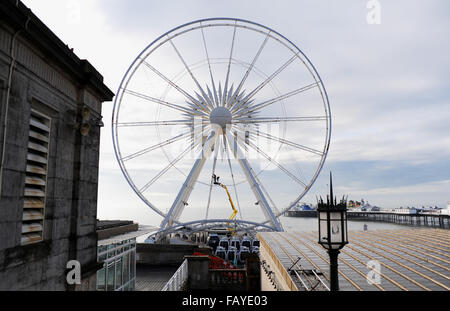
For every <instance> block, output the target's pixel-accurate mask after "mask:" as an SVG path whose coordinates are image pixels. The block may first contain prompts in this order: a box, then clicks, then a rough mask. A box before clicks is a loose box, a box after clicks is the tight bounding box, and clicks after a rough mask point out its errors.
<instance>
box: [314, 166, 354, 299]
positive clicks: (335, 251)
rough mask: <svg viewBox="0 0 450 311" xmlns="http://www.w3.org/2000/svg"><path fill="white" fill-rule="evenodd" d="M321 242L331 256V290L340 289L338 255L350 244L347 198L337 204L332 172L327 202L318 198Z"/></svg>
mask: <svg viewBox="0 0 450 311" xmlns="http://www.w3.org/2000/svg"><path fill="white" fill-rule="evenodd" d="M317 203H318V207H317V216H318V220H319V244H320V245H322V246H323V247H324V248H325V249H326V250H327V251H328V254H329V256H330V290H332V291H337V290H339V276H338V255H339V253H340V252H339V250H340V249H341V248H343V247H344V246H345V244H348V239H347V200H346V199H345V197H343V198H342V200H341V202H340V203H339V204H337V201H336V199H335V198H333V182H332V176H331V172H330V195H329V196H327V202H326V203H324V202H323V200H322V198H320V200H318V202H317Z"/></svg>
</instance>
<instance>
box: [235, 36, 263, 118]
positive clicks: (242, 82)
mask: <svg viewBox="0 0 450 311" xmlns="http://www.w3.org/2000/svg"><path fill="white" fill-rule="evenodd" d="M270 33H271V31H269V32H268V33H267V36H266V37H265V39H264V42H263V43H262V44H261V46H260V48H259V50H258V52H257V53H256V55H255V57H254V58H253V61H252V63H251V65H250V67H249V68H248V69H247V72H246V73H245V75H244V77H243V78H242V81H241V83H239V86H238V88H237V89H236V93H235V95H234V98H233V101H232V102H231V103H228V105H227V107H228V108H231V111H234V110H235V109H238V108H239V107H240V105H237V104H236V105H237V106H236V107H234V105H235V103H236V99H237V97H238V96H239V95H240V92H241V90H242V88H243V86H244V84H245V81H247V78H248V76H249V75H250V72H251V71H252V70H253V67H255V64H256V62H257V60H258V58H259V56H260V55H261V52H262V51H263V49H264V47H265V46H266V43H267V41H268V40H269V37H270ZM238 102H239V101H238ZM241 104H242V102H241Z"/></svg>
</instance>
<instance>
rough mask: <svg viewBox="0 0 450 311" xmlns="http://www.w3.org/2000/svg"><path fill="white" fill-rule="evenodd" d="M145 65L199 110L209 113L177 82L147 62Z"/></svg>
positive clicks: (144, 62)
mask: <svg viewBox="0 0 450 311" xmlns="http://www.w3.org/2000/svg"><path fill="white" fill-rule="evenodd" d="M142 62H143V64H144V65H145V66H146V67H147V68H149V69H150V70H151V71H153V72H154V73H156V74H157V75H158V76H159V77H160V78H161V79H163V80H164V81H166V82H167V83H168V84H170V85H171V86H172V87H173V88H174V89H176V90H177V91H178V92H180V93H181V94H183V95H184V96H185V97H186V98H187V99H189V100H190V101H191V102H192V103H194V104H195V105H196V106H197V107H198V108H200V109H201V110H203V111H204V112H208V109H207V108H206V107H205V106H204V105H202V104H201V103H198V102H197V100H195V99H194V97H192V96H191V95H190V94H189V93H188V92H186V91H185V90H183V89H182V88H181V87H180V86H178V85H177V84H176V83H175V82H173V81H172V80H170V79H169V78H167V77H166V76H165V75H163V74H162V73H161V72H160V71H158V70H157V69H156V68H155V67H153V66H152V65H150V64H149V63H148V62H146V61H145V60H143V61H142Z"/></svg>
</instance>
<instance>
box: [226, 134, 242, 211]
mask: <svg viewBox="0 0 450 311" xmlns="http://www.w3.org/2000/svg"><path fill="white" fill-rule="evenodd" d="M223 144H224V149H226V151H227V159H228V168H229V169H230V175H231V180H232V182H233V188H234V195H235V196H236V203H237V206H238V210H239V217H241V219H243V218H242V212H241V205H240V204H239V197H238V193H237V188H236V181H235V179H234V174H233V167H232V166H231V158H230V153H229V150H228V148H226V146H227V137H226V136H225V135H224V136H223Z"/></svg>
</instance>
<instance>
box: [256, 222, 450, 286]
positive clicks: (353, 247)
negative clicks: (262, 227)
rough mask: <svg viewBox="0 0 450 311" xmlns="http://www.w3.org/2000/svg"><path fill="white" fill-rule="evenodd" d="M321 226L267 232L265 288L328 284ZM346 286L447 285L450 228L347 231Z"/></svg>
mask: <svg viewBox="0 0 450 311" xmlns="http://www.w3.org/2000/svg"><path fill="white" fill-rule="evenodd" d="M317 236H318V235H317V232H292V233H291V232H263V233H259V234H258V238H259V240H260V242H261V251H260V261H261V289H262V290H283V291H284V290H291V291H326V290H329V276H328V275H329V257H328V254H327V253H326V251H325V250H324V249H323V248H322V247H321V246H320V245H319V244H318V243H317V240H318V237H317ZM339 283H340V290H342V291H449V290H450V231H448V230H442V229H430V228H415V229H409V228H408V229H404V230H403V229H402V230H376V231H361V232H360V231H353V232H349V244H348V245H347V246H346V247H345V248H344V249H342V250H341V254H340V256H339Z"/></svg>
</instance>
